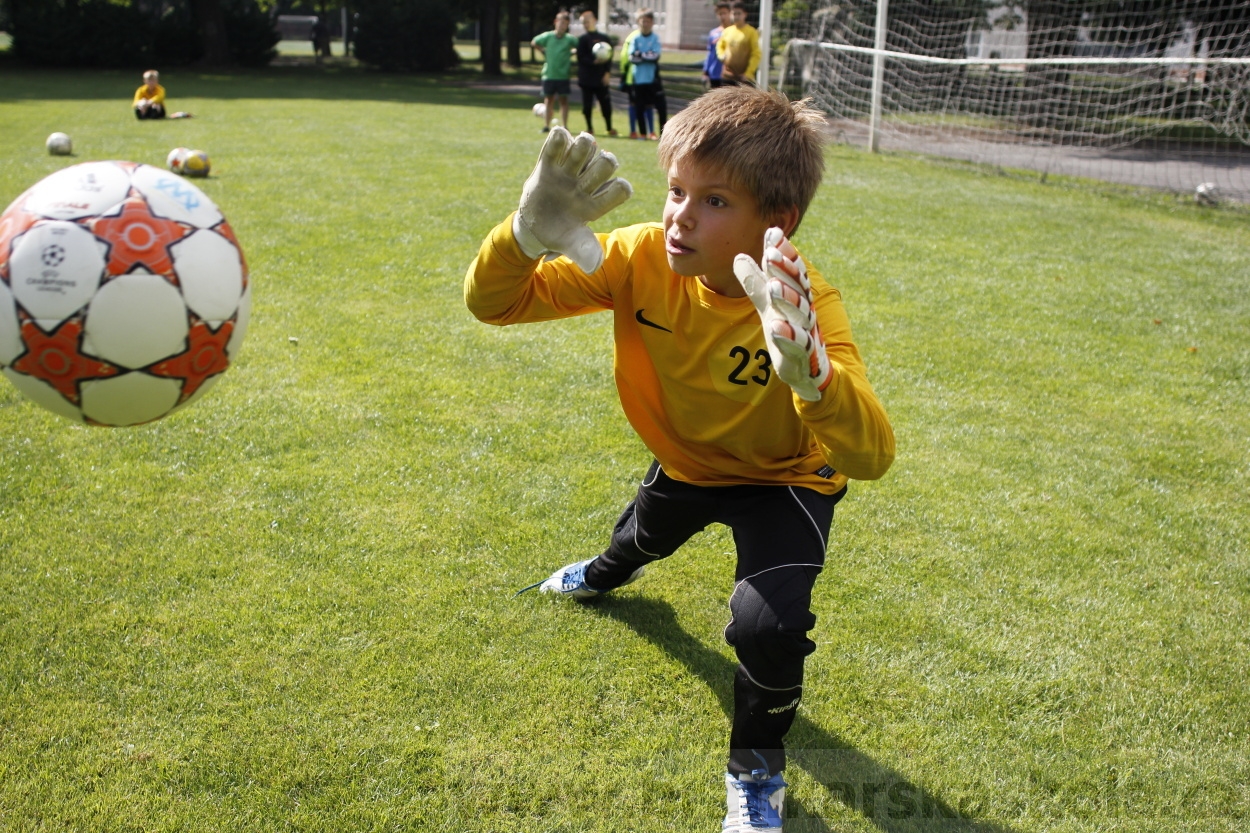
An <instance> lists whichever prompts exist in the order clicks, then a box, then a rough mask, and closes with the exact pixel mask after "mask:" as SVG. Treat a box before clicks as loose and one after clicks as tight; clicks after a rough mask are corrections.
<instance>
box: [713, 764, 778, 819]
mask: <svg viewBox="0 0 1250 833" xmlns="http://www.w3.org/2000/svg"><path fill="white" fill-rule="evenodd" d="M725 793H726V795H725V803H726V805H728V809H727V811H726V812H725V821H724V823H723V824H722V825H721V831H722V833H781V826H782V824H783V819H782V816H783V815H784V813H785V806H786V782H785V781H784V780H782V778H781V775H780V774H777V775H774V776H772V777H771V778H770V777H769V776H768V772H767V771H765V770H762V769H757V770H755V771H754V772H752V773H751V774H750V775H746V776H743V777H742V778H735V777H734V776H732V775H730V774H729V773H728V772H727V773H725Z"/></svg>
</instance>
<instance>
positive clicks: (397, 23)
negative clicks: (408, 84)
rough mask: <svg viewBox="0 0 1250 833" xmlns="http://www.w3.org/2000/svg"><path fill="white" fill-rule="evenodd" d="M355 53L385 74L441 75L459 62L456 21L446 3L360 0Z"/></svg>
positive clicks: (407, 0)
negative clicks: (456, 45) (455, 38)
mask: <svg viewBox="0 0 1250 833" xmlns="http://www.w3.org/2000/svg"><path fill="white" fill-rule="evenodd" d="M358 7H359V15H360V16H359V18H358V21H357V29H356V40H355V53H356V57H357V58H359V59H360V60H362V61H364V62H365V63H367V64H372V65H373V66H376V67H379V68H381V69H385V70H408V71H413V70H415V71H418V72H439V71H441V70H445V69H447V68H449V67H453V66H455V65H456V63H458V62H459V60H460V58H459V56H458V55H457V54H456V49H455V45H454V44H453V41H452V38H453V36H454V34H455V31H456V19H455V15H454V14H453V13H452V10H451V8H450V7H449V6H448V5H447V3H446V2H444V0H361V2H359V4H358Z"/></svg>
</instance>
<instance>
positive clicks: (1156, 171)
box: [832, 120, 1250, 203]
mask: <svg viewBox="0 0 1250 833" xmlns="http://www.w3.org/2000/svg"><path fill="white" fill-rule="evenodd" d="M832 128H833V130H834V131H835V134H836V135H837V136H838V138H839V140H840V141H845V142H847V143H850V144H855V145H861V146H867V144H868V127H867V125H865V124H863V123H862V122H857V121H851V120H838V121H835V122H833V123H832ZM881 148H882V149H883V150H902V151H911V152H914V153H926V154H932V155H934V156H945V157H948V158H951V159H963V160H966V161H969V162H980V163H984V164H989V165H999V166H1002V167H1004V168H1023V169H1025V170H1032V171H1040V172H1044V173H1048V174H1056V175H1066V176H1079V177H1086V178H1089V179H1101V180H1103V181H1106V182H1116V183H1120V184H1122V185H1140V186H1142V187H1146V188H1161V189H1165V190H1169V191H1179V192H1182V193H1193V190H1194V188H1195V187H1197V186H1198V184H1199V183H1202V182H1213V183H1215V185H1216V187H1217V188H1219V192H1220V195H1221V197H1223V198H1225V199H1229V200H1235V201H1237V202H1243V203H1250V148H1238V149H1234V150H1231V151H1224V152H1221V153H1219V154H1218V155H1217V154H1216V153H1214V152H1212V151H1203V150H1202V149H1200V148H1198V149H1186V148H1184V147H1176V148H1168V147H1166V146H1160V147H1151V146H1147V145H1143V146H1139V147H1129V148H1078V147H1056V146H1054V145H1048V144H1009V143H1005V142H986V141H981V140H977V139H970V138H960V137H957V136H950V135H933V134H931V133H926V132H921V131H916V132H913V133H904V132H899V131H894V130H890V131H886V132H883V133H882V137H881Z"/></svg>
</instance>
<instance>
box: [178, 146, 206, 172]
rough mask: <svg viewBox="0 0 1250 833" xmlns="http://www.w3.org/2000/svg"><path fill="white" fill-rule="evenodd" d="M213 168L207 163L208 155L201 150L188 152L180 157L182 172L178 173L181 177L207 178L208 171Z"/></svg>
mask: <svg viewBox="0 0 1250 833" xmlns="http://www.w3.org/2000/svg"><path fill="white" fill-rule="evenodd" d="M212 167H213V165H212V163H211V162H209V161H208V154H207V153H205V152H204V151H202V150H189V151H187V152H186V153H185V154H184V155H183V157H182V165H181V168H182V170H180V171H178V173H180V174H182V175H183V176H195V177H203V176H208V172H209V170H210V169H211V168H212Z"/></svg>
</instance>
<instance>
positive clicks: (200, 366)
mask: <svg viewBox="0 0 1250 833" xmlns="http://www.w3.org/2000/svg"><path fill="white" fill-rule="evenodd" d="M233 332H234V322H233V321H227V322H226V323H224V324H222V325H221V326H220V327H218V328H217V330H216V331H214V330H212V329H211V328H210V327H209V326H208V324H206V323H205V322H203V321H196V322H195V323H194V324H192V325H191V332H190V334H189V335H188V336H187V349H186V350H183V351H182V352H181V353H179V354H178V355H176V356H171V357H170V358H168V359H165V360H164V361H161V362H157V363H156V364H154V365H152V366H151V367H149V368H148V369H147V370H148V372H149V373H151V374H152V375H154V376H166V377H170V378H173V379H182V395H181V396H180V397H179V398H178V401H179V402H185V401H186V400H187V399H189V398H190V397H191V396H192V395H193V394H194V393H195V392H196V391H197V390H199V389H200V385H202V384H204V380H205V379H207V378H208V377H209V376H215V375H216V374H218V373H221V372H222V371H223V370H225V369H226V368H227V367H229V366H230V357H229V356H227V355H226V343H227V342H228V341H230V334H231V333H233Z"/></svg>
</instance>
